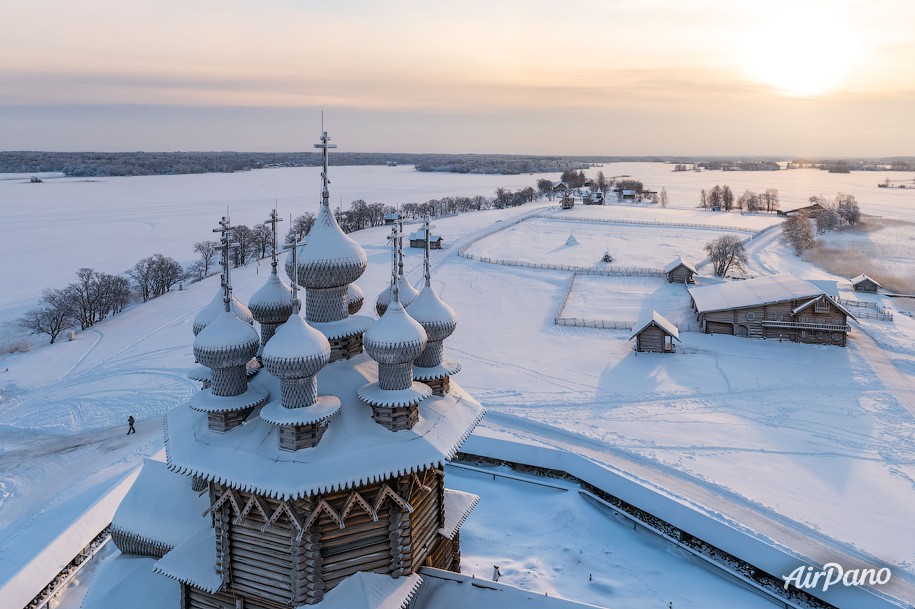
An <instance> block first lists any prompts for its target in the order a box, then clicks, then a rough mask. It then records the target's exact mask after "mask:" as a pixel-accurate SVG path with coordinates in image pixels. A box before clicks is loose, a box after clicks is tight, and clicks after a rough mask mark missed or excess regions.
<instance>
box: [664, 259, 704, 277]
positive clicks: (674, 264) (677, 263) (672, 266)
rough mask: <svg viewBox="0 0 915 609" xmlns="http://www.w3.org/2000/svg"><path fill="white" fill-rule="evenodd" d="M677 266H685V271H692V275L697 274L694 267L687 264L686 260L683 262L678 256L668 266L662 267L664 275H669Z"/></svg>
mask: <svg viewBox="0 0 915 609" xmlns="http://www.w3.org/2000/svg"><path fill="white" fill-rule="evenodd" d="M678 266H685V267H686V268H687V269H689V270H690V271H692V272H693V273H697V272H698V271H696V267H694V266H693V265H692V264H690V263H689V262H687V261H686V260H684V259H683V258H681V257H680V256H677V257H676V258H674V259H673V261H672V262H671V263H670V264H668V265H667V266H665V267H664V272H665V273H669V272H671V271H672V270H674V269H675V268H677V267H678Z"/></svg>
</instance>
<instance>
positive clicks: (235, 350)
mask: <svg viewBox="0 0 915 609" xmlns="http://www.w3.org/2000/svg"><path fill="white" fill-rule="evenodd" d="M259 345H260V337H259V336H258V335H257V332H256V331H255V330H254V328H252V327H251V326H250V325H248V324H247V323H245V322H244V321H242V320H240V319H239V318H238V317H236V316H235V314H234V313H232V312H230V311H225V310H224V311H223V312H222V313H220V314H219V315H218V316H217V317H216V319H214V320H213V321H211V322H210V323H209V324H208V325H207V326H206V327H205V328H204V329H203V330H201V332H200V334H198V335H197V338H195V339H194V357H196V358H197V361H198V362H200V363H201V364H203V365H204V366H206V367H207V368H212V369H216V368H231V367H233V366H241V367H244V365H245V364H246V363H247V362H248V360H250V359H251V358H252V357H254V354H255V353H257V347H258V346H259Z"/></svg>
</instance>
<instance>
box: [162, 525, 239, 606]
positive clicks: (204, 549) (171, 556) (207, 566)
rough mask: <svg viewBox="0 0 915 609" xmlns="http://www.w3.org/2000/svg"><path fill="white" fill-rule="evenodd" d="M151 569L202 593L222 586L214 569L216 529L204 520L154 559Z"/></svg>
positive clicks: (216, 589)
mask: <svg viewBox="0 0 915 609" xmlns="http://www.w3.org/2000/svg"><path fill="white" fill-rule="evenodd" d="M153 571H155V572H156V573H158V574H159V575H164V576H166V577H170V578H172V579H174V580H177V581H179V582H181V583H182V584H190V585H192V586H194V587H195V588H200V589H201V590H205V591H206V592H210V593H213V592H216V591H218V590H219V589H220V588H221V587H222V577H221V576H220V575H219V574H218V573H217V572H216V531H215V530H214V529H213V527H212V525H210V523H206V524H205V525H204V526H203V527H201V528H200V529H198V530H197V532H195V533H194V534H193V535H191V536H190V537H188V538H187V539H185V540H184V541H183V542H181V543H180V544H178V545H177V546H176V547H175V549H174V550H172V551H171V552H169V553H168V554H166V555H165V556H163V557H162V558H160V559H159V560H158V562H156V564H155V566H154V567H153Z"/></svg>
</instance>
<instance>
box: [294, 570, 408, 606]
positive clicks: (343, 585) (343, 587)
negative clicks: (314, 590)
mask: <svg viewBox="0 0 915 609" xmlns="http://www.w3.org/2000/svg"><path fill="white" fill-rule="evenodd" d="M422 583H423V579H422V578H421V577H420V576H419V575H417V574H415V573H412V574H410V575H406V576H403V577H397V578H394V577H391V576H390V575H383V574H381V573H367V572H365V571H357V572H356V573H353V574H352V575H350V576H349V577H347V578H346V579H344V580H343V581H341V582H340V583H339V584H337V585H336V586H335V587H334V589H333V590H331V591H330V592H328V593H327V594H325V595H324V598H323V599H322V600H321V602H319V603H316V604H314V605H301V606H300V608H299V609H310V608H311V607H316V608H318V609H404V607H406V606H407V605H408V604H409V603H410V601H411V600H412V599H413V597H414V596H415V595H416V591H417V590H418V589H419V587H420V585H421V584H422Z"/></svg>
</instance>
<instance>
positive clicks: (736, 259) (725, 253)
mask: <svg viewBox="0 0 915 609" xmlns="http://www.w3.org/2000/svg"><path fill="white" fill-rule="evenodd" d="M705 251H706V252H708V256H709V260H710V261H711V263H712V268H713V270H714V271H715V274H716V275H718V276H719V277H724V275H725V274H726V273H727V272H728V271H730V270H735V271H742V270H744V265H745V264H746V263H747V255H746V253H745V252H744V249H743V242H741V240H740V239H738V238H737V237H735V236H734V235H722V236H721V237H718V238H717V239H715V240H713V241H709V242H708V243H706V244H705Z"/></svg>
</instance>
